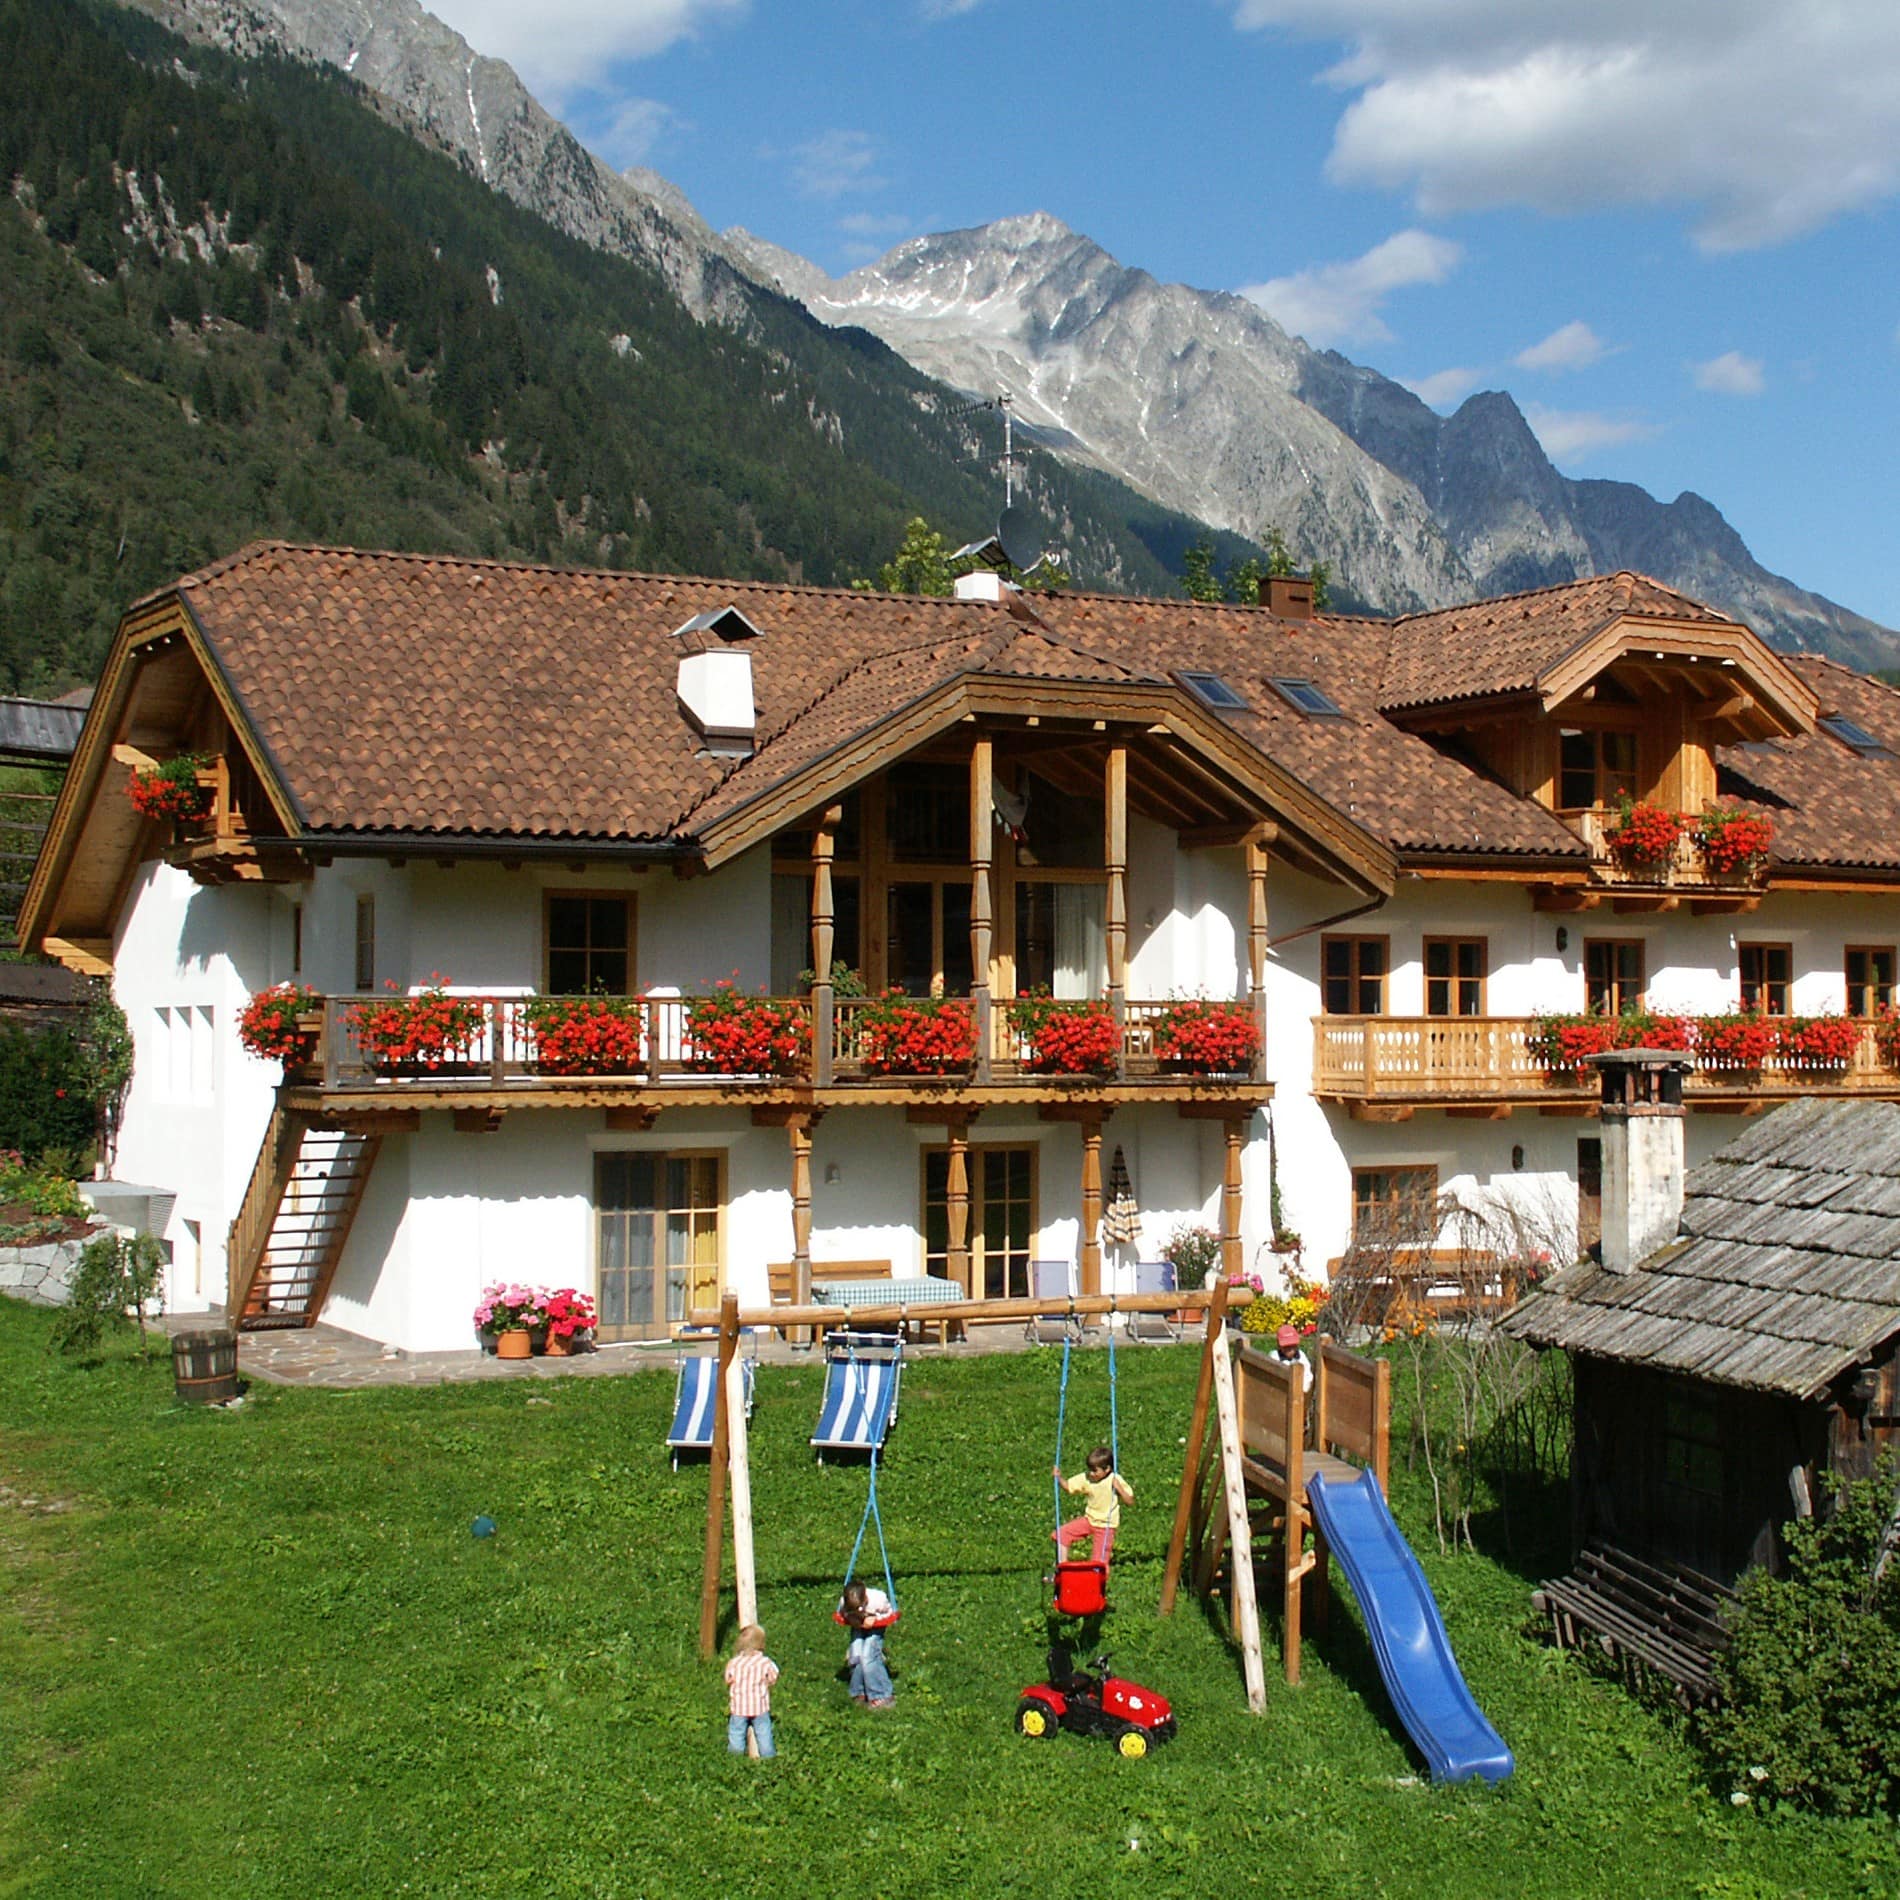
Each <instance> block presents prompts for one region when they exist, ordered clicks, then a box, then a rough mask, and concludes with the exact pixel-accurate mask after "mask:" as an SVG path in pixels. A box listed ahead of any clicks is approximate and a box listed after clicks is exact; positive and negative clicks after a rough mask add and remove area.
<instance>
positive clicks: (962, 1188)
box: [944, 1121, 976, 1299]
mask: <svg viewBox="0 0 1900 1900" xmlns="http://www.w3.org/2000/svg"><path fill="white" fill-rule="evenodd" d="M946 1132H947V1133H948V1135H949V1137H950V1178H949V1182H948V1185H947V1186H946V1188H945V1190H944V1210H945V1212H946V1213H947V1214H948V1216H949V1222H950V1259H949V1263H948V1265H949V1270H950V1277H951V1279H953V1280H954V1281H956V1283H957V1284H958V1285H959V1286H960V1287H962V1289H963V1292H964V1296H965V1298H968V1299H974V1298H975V1297H976V1288H975V1287H974V1286H973V1285H971V1277H972V1275H971V1267H970V1124H969V1123H968V1122H967V1121H952V1122H951V1123H950V1124H949V1127H948V1129H947V1130H946Z"/></svg>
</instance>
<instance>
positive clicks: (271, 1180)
mask: <svg viewBox="0 0 1900 1900" xmlns="http://www.w3.org/2000/svg"><path fill="white" fill-rule="evenodd" d="M381 1146H382V1137H381V1136H380V1135H359V1134H350V1133H346V1132H344V1131H342V1130H339V1129H334V1128H317V1127H313V1126H312V1125H311V1123H310V1121H309V1119H308V1117H306V1116H303V1115H299V1114H295V1113H293V1112H291V1111H289V1110H286V1109H284V1108H282V1107H279V1108H277V1109H275V1110H274V1111H273V1112H272V1114H271V1119H270V1126H269V1127H268V1128H267V1129H266V1130H265V1131H264V1144H263V1146H262V1147H261V1148H260V1149H259V1150H258V1154H257V1165H256V1166H255V1167H254V1168H252V1170H251V1179H250V1184H249V1185H248V1186H247V1187H246V1189H245V1191H244V1201H243V1204H242V1205H241V1206H240V1207H239V1209H238V1213H237V1218H236V1219H235V1220H234V1221H233V1222H232V1223H231V1232H230V1237H229V1242H228V1245H227V1250H226V1256H225V1257H226V1259H227V1261H228V1262H229V1266H230V1280H229V1305H230V1320H231V1324H232V1325H233V1326H235V1327H237V1328H238V1329H239V1330H240V1331H242V1332H264V1331H268V1330H271V1329H273V1328H281V1327H294V1326H314V1325H315V1324H316V1323H317V1317H318V1315H319V1314H320V1313H321V1312H322V1311H323V1303H324V1301H325V1300H326V1299H328V1298H329V1295H330V1282H331V1281H332V1280H333V1279H334V1278H335V1277H336V1270H337V1264H338V1262H339V1261H341V1259H342V1258H343V1247H344V1243H345V1242H346V1241H347V1240H348V1239H349V1236H350V1226H351V1224H352V1223H353V1222H354V1221H355V1219H356V1210H357V1208H358V1207H359V1206H361V1205H362V1200H363V1190H364V1188H365V1187H366V1186H367V1185H368V1182H369V1175H370V1170H371V1169H372V1168H373V1167H374V1166H375V1164H376V1154H377V1150H378V1149H379V1148H380V1147H381Z"/></svg>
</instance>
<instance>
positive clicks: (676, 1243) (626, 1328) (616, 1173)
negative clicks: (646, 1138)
mask: <svg viewBox="0 0 1900 1900" xmlns="http://www.w3.org/2000/svg"><path fill="white" fill-rule="evenodd" d="M725 1205H726V1157H725V1154H724V1153H723V1151H719V1150H714V1151H711V1152H674V1153H666V1154H645V1153H612V1154H598V1155H596V1156H595V1157H594V1236H595V1244H594V1273H595V1287H596V1294H595V1298H596V1302H597V1305H598V1307H599V1312H600V1324H599V1329H598V1330H599V1336H600V1337H601V1338H602V1339H664V1338H666V1337H667V1336H668V1333H669V1331H670V1329H671V1328H672V1327H674V1326H676V1325H678V1324H679V1323H680V1322H681V1321H682V1320H683V1319H684V1318H685V1317H686V1315H687V1314H688V1313H689V1312H690V1311H692V1310H693V1309H695V1308H703V1307H709V1306H717V1305H718V1304H719V1293H720V1263H721V1261H722V1259H723V1257H724V1252H725V1245H724V1219H725Z"/></svg>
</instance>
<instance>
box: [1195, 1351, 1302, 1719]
mask: <svg viewBox="0 0 1900 1900" xmlns="http://www.w3.org/2000/svg"><path fill="white" fill-rule="evenodd" d="M1213 1370H1214V1409H1215V1416H1216V1418H1217V1419H1218V1420H1219V1424H1220V1462H1221V1495H1222V1497H1223V1498H1224V1500H1225V1502H1226V1505H1227V1542H1228V1545H1229V1555H1228V1559H1227V1574H1228V1577H1229V1578H1230V1579H1231V1581H1232V1584H1233V1593H1234V1604H1233V1630H1234V1634H1235V1635H1236V1636H1237V1637H1238V1638H1239V1639H1240V1662H1241V1673H1242V1675H1243V1676H1244V1678H1245V1679H1246V1684H1247V1709H1248V1713H1249V1714H1252V1715H1264V1714H1265V1713H1266V1709H1267V1673H1266V1665H1265V1662H1264V1661H1263V1659H1262V1657H1261V1653H1260V1607H1259V1605H1258V1603H1257V1602H1256V1601H1255V1600H1254V1587H1253V1533H1252V1530H1251V1528H1250V1526H1249V1525H1248V1522H1247V1479H1246V1475H1245V1473H1244V1472H1243V1471H1242V1469H1241V1446H1240V1412H1239V1407H1238V1406H1237V1405H1236V1403H1235V1398H1234V1362H1233V1360H1232V1359H1231V1358H1230V1357H1229V1356H1228V1353H1227V1351H1226V1349H1225V1348H1224V1347H1223V1348H1221V1349H1219V1350H1217V1351H1216V1352H1215V1354H1214V1368H1213ZM1297 1509H1298V1506H1297V1505H1296V1504H1295V1503H1293V1502H1289V1503H1288V1506H1287V1575H1288V1578H1289V1581H1288V1584H1287V1610H1288V1615H1287V1625H1286V1643H1287V1680H1288V1681H1289V1682H1291V1683H1297V1682H1298V1681H1299V1653H1300V1651H1299V1643H1300V1629H1299V1609H1298V1603H1299V1598H1298V1594H1297V1593H1298V1589H1299V1585H1298V1582H1297V1581H1296V1580H1294V1571H1293V1557H1294V1552H1293V1541H1294V1538H1295V1536H1296V1532H1295V1530H1294V1524H1295V1521H1296V1513H1297Z"/></svg>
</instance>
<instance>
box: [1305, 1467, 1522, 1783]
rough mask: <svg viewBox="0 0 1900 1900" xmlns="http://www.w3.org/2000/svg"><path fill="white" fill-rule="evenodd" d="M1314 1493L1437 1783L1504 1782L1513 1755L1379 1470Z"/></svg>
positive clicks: (1326, 1484)
mask: <svg viewBox="0 0 1900 1900" xmlns="http://www.w3.org/2000/svg"><path fill="white" fill-rule="evenodd" d="M1306 1496H1307V1500H1308V1502H1309V1503H1310V1504H1311V1505H1312V1507H1313V1519H1314V1522H1315V1523H1317V1524H1318V1526H1319V1529H1320V1532H1321V1534H1322V1535H1323V1536H1324V1537H1325V1539H1326V1541H1327V1543H1328V1544H1330V1545H1331V1546H1332V1552H1333V1555H1334V1556H1335V1557H1337V1558H1338V1559H1339V1562H1340V1565H1341V1567H1342V1568H1343V1569H1344V1570H1345V1572H1346V1580H1347V1582H1349V1583H1350V1584H1351V1585H1352V1591H1353V1595H1354V1596H1356V1597H1357V1598H1358V1599H1359V1613H1360V1615H1361V1616H1362V1617H1363V1618H1364V1619H1365V1625H1366V1634H1367V1635H1368V1636H1370V1637H1371V1638H1372V1647H1373V1649H1374V1650H1375V1651H1376V1652H1377V1654H1378V1658H1379V1673H1380V1675H1382V1676H1383V1677H1384V1678H1385V1686H1386V1689H1387V1691H1388V1692H1389V1693H1390V1695H1391V1697H1392V1702H1393V1705H1394V1707H1396V1708H1397V1710H1398V1712H1399V1720H1400V1721H1402V1722H1403V1723H1404V1724H1405V1730H1406V1733H1407V1734H1408V1735H1410V1736H1411V1738H1412V1740H1413V1741H1414V1742H1416V1743H1417V1744H1418V1747H1419V1752H1420V1753H1421V1754H1423V1755H1424V1757H1425V1761H1426V1765H1427V1766H1428V1767H1429V1768H1430V1769H1431V1771H1432V1779H1433V1780H1434V1781H1469V1780H1470V1779H1471V1777H1472V1776H1473V1775H1478V1776H1481V1777H1482V1778H1483V1779H1484V1780H1486V1781H1502V1780H1503V1779H1504V1777H1505V1776H1506V1775H1508V1774H1509V1773H1510V1772H1511V1767H1512V1763H1511V1751H1510V1750H1509V1749H1508V1748H1506V1747H1505V1746H1504V1743H1503V1741H1502V1740H1501V1739H1500V1738H1499V1736H1498V1732H1497V1730H1496V1729H1494V1728H1493V1727H1492V1726H1491V1724H1490V1723H1489V1722H1487V1721H1486V1720H1485V1719H1484V1713H1483V1711H1482V1710H1481V1709H1480V1708H1479V1707H1478V1705H1477V1704H1476V1703H1475V1702H1474V1701H1472V1699H1471V1691H1470V1690H1469V1689H1467V1688H1466V1687H1465V1679H1464V1677H1463V1676H1462V1675H1460V1674H1459V1672H1458V1664H1457V1662H1456V1661H1455V1660H1454V1659H1453V1657H1452V1653H1451V1644H1450V1643H1449V1642H1448V1641H1447V1640H1446V1638H1445V1624H1444V1619H1443V1618H1442V1617H1441V1616H1440V1615H1439V1614H1438V1605H1437V1604H1436V1603H1435V1602H1434V1601H1433V1599H1432V1592H1431V1586H1430V1585H1429V1584H1428V1583H1427V1582H1426V1581H1425V1573H1424V1571H1423V1570H1421V1569H1420V1568H1419V1565H1418V1559H1417V1558H1416V1557H1415V1556H1413V1554H1412V1547H1411V1545H1409V1544H1408V1543H1407V1542H1406V1541H1405V1539H1404V1537H1403V1536H1402V1535H1401V1534H1400V1532H1399V1527H1398V1526H1397V1525H1396V1524H1395V1523H1393V1521H1392V1513H1391V1512H1390V1511H1389V1510H1387V1509H1386V1504H1385V1498H1384V1497H1383V1496H1382V1495H1381V1493H1380V1491H1379V1480H1378V1479H1377V1478H1376V1477H1374V1476H1373V1474H1372V1473H1371V1472H1370V1471H1362V1472H1361V1473H1360V1474H1359V1476H1358V1478H1357V1479H1355V1480H1354V1481H1352V1482H1350V1483H1342V1482H1337V1481H1328V1480H1327V1479H1326V1478H1324V1477H1322V1476H1320V1475H1319V1474H1318V1473H1317V1472H1315V1473H1313V1474H1311V1475H1310V1476H1309V1477H1308V1478H1307V1481H1306Z"/></svg>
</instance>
